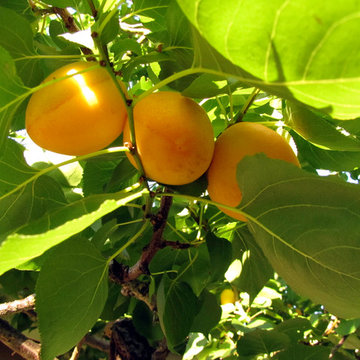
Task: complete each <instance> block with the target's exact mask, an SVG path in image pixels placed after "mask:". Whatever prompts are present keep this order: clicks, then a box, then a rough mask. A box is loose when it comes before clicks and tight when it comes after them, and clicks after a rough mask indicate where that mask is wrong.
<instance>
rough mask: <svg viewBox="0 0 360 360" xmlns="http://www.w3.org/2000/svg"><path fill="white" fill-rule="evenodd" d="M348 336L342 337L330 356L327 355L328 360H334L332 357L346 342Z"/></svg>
mask: <svg viewBox="0 0 360 360" xmlns="http://www.w3.org/2000/svg"><path fill="white" fill-rule="evenodd" d="M349 335H350V334H347V335H344V336H343V337H342V338H341V339H340V341H339V342H338V343H337V344H336V345H335V346H334V347H333V348H332V350H331V352H330V355H329V359H334V356H335V354H336V352H337V351H338V350H339V349H340V348H341V347H342V346H343V345H344V342H345V341H346V339H347V338H348V337H349Z"/></svg>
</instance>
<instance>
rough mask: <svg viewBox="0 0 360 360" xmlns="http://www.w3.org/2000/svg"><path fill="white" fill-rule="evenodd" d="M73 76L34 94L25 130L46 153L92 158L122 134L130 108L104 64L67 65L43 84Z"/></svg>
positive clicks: (83, 63) (28, 109) (26, 118)
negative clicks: (89, 156)
mask: <svg viewBox="0 0 360 360" xmlns="http://www.w3.org/2000/svg"><path fill="white" fill-rule="evenodd" d="M90 68H92V69H90ZM86 70H88V71H86ZM79 72H81V73H79ZM69 75H72V76H71V77H68V78H66V79H62V80H60V81H57V82H54V83H52V84H50V85H49V86H45V87H43V88H42V89H40V90H38V91H36V92H35V93H34V94H33V95H32V96H31V98H30V101H29V104H28V106H27V109H26V116H25V127H26V130H27V132H28V134H29V136H30V137H31V139H32V140H33V141H34V142H35V143H36V144H37V145H39V146H41V147H42V148H44V149H47V150H50V151H54V152H57V153H60V154H66V155H83V154H88V153H91V152H94V151H97V150H100V149H102V148H104V147H106V146H108V145H110V144H111V143H112V142H113V141H114V140H115V139H116V138H117V137H118V136H119V135H120V134H121V132H122V130H123V128H124V124H125V122H126V105H125V102H124V101H123V98H122V97H121V95H120V93H119V91H118V89H117V88H116V85H115V84H114V82H113V80H112V78H111V76H110V75H109V74H108V72H107V71H106V69H105V68H103V67H101V66H100V65H99V64H98V63H94V62H76V63H73V64H69V65H65V66H63V67H61V68H59V69H57V70H56V71H54V72H53V73H52V74H51V75H49V76H48V77H47V78H46V79H45V80H44V81H43V83H46V82H49V81H51V80H55V79H60V78H62V77H66V76H69ZM121 86H122V87H123V84H121Z"/></svg>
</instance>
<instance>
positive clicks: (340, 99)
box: [0, 0, 360, 360]
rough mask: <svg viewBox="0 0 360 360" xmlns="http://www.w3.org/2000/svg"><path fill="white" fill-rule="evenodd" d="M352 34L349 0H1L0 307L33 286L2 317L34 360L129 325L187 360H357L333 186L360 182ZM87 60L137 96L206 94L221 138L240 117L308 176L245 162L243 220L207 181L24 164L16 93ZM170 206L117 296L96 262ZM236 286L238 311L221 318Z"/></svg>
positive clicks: (349, 262) (118, 250) (259, 160)
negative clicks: (28, 340) (158, 242)
mask: <svg viewBox="0 0 360 360" xmlns="http://www.w3.org/2000/svg"><path fill="white" fill-rule="evenodd" d="M66 8H67V9H68V10H64V9H66ZM95 10H96V11H95ZM359 22H360V19H359V5H358V4H357V3H356V2H354V1H351V0H344V1H342V2H341V4H333V3H332V2H327V3H326V4H324V2H323V1H320V0H315V1H314V0H311V1H310V0H302V1H295V0H293V1H288V0H286V1H285V0H276V1H272V2H268V1H266V0H259V1H256V2H254V1H251V0H244V1H241V2H239V1H236V0H227V1H224V2H222V8H221V11H219V3H218V1H216V0H203V1H201V2H194V1H192V0H177V1H175V0H143V1H133V2H132V1H110V0H103V1H100V0H96V1H75V0H42V1H35V0H32V1H30V0H29V1H25V0H4V1H2V2H1V8H0V24H1V25H0V242H1V244H0V259H1V261H0V274H1V276H0V291H1V292H0V296H1V300H3V301H4V302H5V301H11V300H14V299H17V298H19V297H25V296H27V295H29V294H31V293H36V312H37V318H36V319H34V318H31V317H28V316H27V315H24V314H20V315H16V316H13V317H12V318H11V319H10V320H11V322H12V324H13V326H14V327H16V328H18V329H19V330H21V331H23V330H26V331H27V332H28V334H29V335H30V336H31V337H34V338H39V339H40V340H41V343H42V359H44V360H50V359H53V358H54V356H58V355H60V354H63V353H66V352H68V351H69V350H70V349H71V348H72V347H73V346H75V345H76V344H77V343H78V342H79V341H80V340H81V339H82V338H83V337H84V335H85V334H86V333H87V332H89V331H90V332H91V334H101V335H102V334H103V332H104V328H105V326H106V324H107V323H109V322H112V321H115V320H116V319H118V318H124V317H126V318H131V319H132V322H133V324H134V326H135V328H136V330H137V332H138V333H139V334H141V335H142V336H143V337H145V338H146V339H147V341H148V342H149V344H150V345H151V346H153V347H154V348H156V347H157V346H158V344H159V343H160V342H161V340H162V339H163V338H164V337H165V338H166V343H167V347H168V348H169V349H170V351H171V352H172V353H177V354H180V355H179V356H183V357H184V358H186V359H192V358H196V359H216V358H220V357H221V358H229V359H231V358H240V359H261V358H264V357H265V358H273V359H280V360H281V359H299V360H300V359H301V360H303V359H306V358H312V357H313V358H315V357H316V359H327V358H329V356H331V357H332V358H333V359H338V360H342V359H356V358H357V356H358V355H357V351H356V349H357V348H359V338H358V334H357V328H358V325H359V321H358V320H357V318H359V317H360V300H359V299H360V298H359V296H358V295H359V291H360V290H359V289H360V278H359V273H360V265H359V262H358V261H357V256H356V253H357V251H359V249H360V246H359V245H360V244H359V240H358V234H359V230H360V229H359V221H358V220H359V216H360V201H359V199H360V196H359V189H358V185H357V184H350V183H348V182H346V180H348V179H352V180H353V181H355V182H357V180H358V178H359V170H358V165H359V162H360V138H359V136H360V121H359V119H358V117H360V110H359V105H358V104H359V103H360V99H359V94H360V77H359V75H358V74H359V73H360V65H359V64H360V61H359V60H360V59H359V57H360V51H359V50H360V49H359V47H360V45H359V43H358V38H359V35H360V34H359V31H360V26H359ZM78 30H80V31H78ZM79 34H81V35H83V36H82V37H81V38H79V37H78V35H79ZM91 34H93V36H91ZM94 34H95V35H94ZM93 38H94V39H96V46H95V45H94V43H93V42H92V39H93ZM104 49H105V50H104ZM89 50H90V51H89ZM99 54H100V58H101V56H102V55H103V54H105V55H106V56H107V57H108V58H109V59H110V61H111V62H112V63H113V67H114V70H115V71H116V72H117V73H120V74H121V76H122V79H123V81H124V82H125V83H127V84H128V87H129V93H130V94H131V95H132V96H139V95H140V94H143V93H144V92H148V93H149V92H152V91H155V90H156V89H171V90H176V91H181V92H182V93H183V94H184V95H186V96H189V97H192V98H194V99H196V100H198V101H199V102H200V101H201V104H202V106H203V107H204V108H205V109H206V111H207V112H208V114H209V117H210V119H211V121H212V124H213V127H214V130H215V134H216V135H218V134H219V133H221V131H222V130H224V129H225V128H226V127H227V126H228V125H229V124H231V123H233V122H236V121H239V120H240V119H241V120H242V121H256V122H261V123H265V124H266V125H268V126H270V127H273V128H274V129H278V130H282V131H283V134H284V136H287V137H289V139H290V138H291V139H292V141H294V144H295V145H296V148H297V151H298V157H299V160H300V162H301V165H302V169H297V168H294V167H293V166H291V165H289V164H285V163H283V162H280V161H276V160H270V159H267V158H266V157H265V156H262V155H258V156H254V157H251V158H250V157H249V158H246V159H244V160H243V161H242V162H241V163H240V164H239V167H238V182H239V184H240V185H241V188H242V189H243V194H244V198H243V202H242V204H241V205H240V209H241V211H243V212H244V213H245V214H247V216H248V219H249V222H248V223H247V224H244V223H240V222H234V221H233V220H232V219H230V218H228V217H226V216H225V215H224V214H222V213H221V212H220V211H219V210H218V209H217V208H216V207H215V206H213V204H212V203H211V201H209V199H208V198H207V196H206V192H205V190H206V179H205V178H201V179H199V180H198V181H196V182H195V183H193V184H189V185H186V186H179V187H171V188H164V186H162V185H161V184H155V183H150V186H151V187H152V188H151V190H153V193H151V194H149V192H148V191H147V189H146V188H144V187H143V186H142V185H141V184H139V183H138V182H137V181H138V177H139V176H138V174H137V172H136V171H135V170H134V169H133V168H132V166H131V165H130V164H129V162H128V160H127V159H126V157H125V156H124V155H123V153H121V152H120V153H118V152H116V151H115V152H108V153H106V152H101V154H100V153H94V154H90V155H89V156H84V157H80V158H77V159H70V160H68V161H66V162H65V163H62V164H60V165H59V164H58V165H53V164H49V163H44V162H37V163H34V164H32V165H29V161H25V158H24V150H25V149H24V147H23V146H22V145H21V142H22V139H21V130H22V129H23V128H24V112H25V108H26V103H27V100H28V98H29V95H30V94H31V93H33V92H34V91H36V86H37V85H38V84H39V83H40V82H41V81H42V80H43V79H44V78H45V77H46V76H47V75H48V74H50V73H51V72H52V71H53V70H55V69H57V68H58V67H60V66H61V65H63V64H66V63H68V62H73V61H75V60H78V59H80V58H82V57H84V58H85V57H99ZM100 58H99V59H100ZM345 120H346V121H345ZM120 140H121V139H119V140H117V141H116V142H115V143H114V144H113V145H114V146H116V145H118V144H120ZM25 146H26V143H25ZM25 154H28V152H25ZM69 164H73V165H74V166H73V167H72V168H71V169H70V170H69V169H68V168H67V170H64V169H65V166H63V165H69ZM318 169H325V170H329V171H332V172H334V175H333V176H328V177H319V176H318V175H317V170H318ZM150 195H151V196H150ZM166 196H171V197H172V198H173V203H172V206H171V208H170V209H169V213H168V214H167V221H166V226H165V228H164V231H163V233H162V239H163V241H165V244H167V245H169V246H165V247H164V248H161V249H158V251H157V252H156V254H154V255H155V256H154V257H153V259H152V261H151V263H150V266H149V273H146V272H144V273H143V274H142V275H141V276H140V277H139V278H138V279H137V280H136V281H130V282H127V283H123V284H122V285H123V286H122V288H123V290H124V289H128V291H127V293H126V294H125V292H124V291H122V292H121V291H120V290H121V286H119V285H118V284H116V283H114V282H112V281H110V280H109V277H108V270H109V267H110V266H111V264H112V263H113V261H114V260H116V261H117V262H118V263H121V264H122V265H123V266H124V267H125V266H128V267H129V268H130V269H131V267H132V266H136V264H137V263H138V261H139V259H140V257H141V255H142V254H143V253H144V251H146V246H147V245H148V244H149V243H150V242H151V241H152V239H153V236H154V235H153V234H154V232H155V227H156V226H155V225H154V226H152V225H151V222H150V221H149V219H151V216H148V217H146V218H145V219H144V210H143V205H144V204H146V203H147V204H148V201H149V199H151V201H152V206H151V211H152V214H151V215H154V216H156V214H157V212H158V211H159V209H160V210H161V198H164V197H166ZM148 215H149V214H148ZM170 242H171V244H170ZM144 248H145V250H144ZM229 266H230V268H229ZM228 269H229V270H228ZM274 271H275V272H276V275H274ZM277 274H279V275H277ZM283 279H285V280H283ZM230 286H231V287H232V288H233V289H234V291H235V292H236V293H237V295H238V302H236V304H233V305H227V306H222V307H221V306H220V304H219V294H220V293H221V291H222V290H223V289H224V288H226V287H230ZM289 286H290V287H289ZM144 288H145V292H144V291H141V290H142V289H144ZM297 294H301V296H304V297H300V296H299V295H297ZM125 295H126V296H125ZM128 295H131V296H128ZM308 298H310V299H311V300H312V301H310V300H308ZM316 304H322V305H321V306H320V305H316ZM329 312H330V313H329ZM332 314H334V315H332ZM339 319H341V320H339ZM344 319H348V320H344ZM349 319H350V320H349ZM339 341H342V343H341V347H340V346H337V344H338V343H339ZM80 357H81V358H83V359H99V358H105V354H103V353H100V352H99V351H97V350H93V349H91V348H89V347H88V348H86V349H85V350H83V353H82V354H81V355H80ZM64 358H66V355H64Z"/></svg>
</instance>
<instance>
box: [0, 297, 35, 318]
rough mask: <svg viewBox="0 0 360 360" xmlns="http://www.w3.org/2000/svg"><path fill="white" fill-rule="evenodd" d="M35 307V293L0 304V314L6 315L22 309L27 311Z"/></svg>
mask: <svg viewBox="0 0 360 360" xmlns="http://www.w3.org/2000/svg"><path fill="white" fill-rule="evenodd" d="M34 308H35V295H34V294H31V295H29V296H28V297H26V298H25V299H21V300H14V301H11V302H7V303H3V304H0V316H6V315H10V314H14V313H17V312H22V311H29V310H32V309H34Z"/></svg>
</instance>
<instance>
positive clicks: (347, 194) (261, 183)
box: [238, 154, 360, 318]
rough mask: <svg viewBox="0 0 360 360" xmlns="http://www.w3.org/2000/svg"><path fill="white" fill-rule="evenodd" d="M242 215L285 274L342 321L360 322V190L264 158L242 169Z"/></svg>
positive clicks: (251, 159)
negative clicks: (345, 319) (353, 319)
mask: <svg viewBox="0 0 360 360" xmlns="http://www.w3.org/2000/svg"><path fill="white" fill-rule="evenodd" d="M238 181H239V184H240V187H241V189H242V190H243V195H244V197H243V201H242V203H241V204H240V205H241V209H242V210H243V211H244V212H245V213H247V214H248V217H249V228H250V229H251V231H252V233H253V235H254V237H255V240H256V242H257V243H258V244H259V245H260V247H261V248H262V250H263V252H264V254H265V256H266V257H267V258H268V259H269V261H270V263H271V265H272V266H273V268H274V269H275V271H276V272H277V273H279V274H280V276H282V277H283V278H284V279H285V280H286V282H287V283H288V284H289V285H290V286H291V287H292V288H293V289H294V290H295V291H296V292H297V293H299V294H303V295H305V296H307V297H309V298H310V299H312V300H313V301H314V302H316V303H320V304H323V305H325V307H326V309H327V310H328V311H330V312H331V313H334V314H336V315H338V316H340V317H344V318H353V317H359V316H360V300H359V299H360V297H359V295H360V263H359V261H358V259H357V258H358V256H357V255H358V254H359V253H360V238H359V231H360V222H359V218H360V189H359V187H358V186H357V185H354V184H348V183H345V182H343V181H342V180H339V179H336V178H335V179H334V178H324V177H320V176H316V175H313V174H310V173H307V172H305V171H303V170H301V169H299V168H297V167H296V166H294V165H292V164H288V163H286V162H283V161H280V160H273V159H268V158H266V157H265V156H264V155H262V154H259V155H256V156H252V157H246V158H245V159H244V160H243V161H242V162H240V164H239V166H238Z"/></svg>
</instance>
